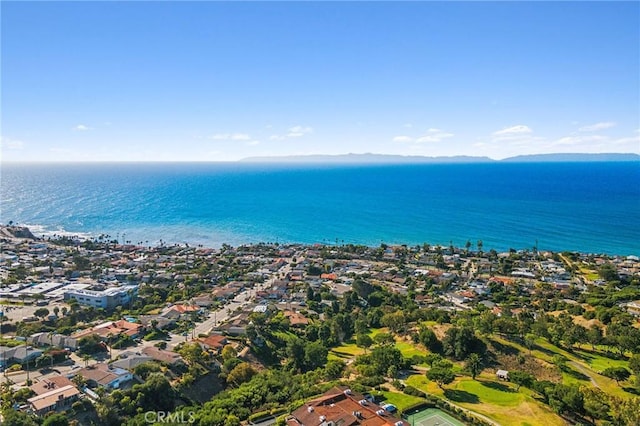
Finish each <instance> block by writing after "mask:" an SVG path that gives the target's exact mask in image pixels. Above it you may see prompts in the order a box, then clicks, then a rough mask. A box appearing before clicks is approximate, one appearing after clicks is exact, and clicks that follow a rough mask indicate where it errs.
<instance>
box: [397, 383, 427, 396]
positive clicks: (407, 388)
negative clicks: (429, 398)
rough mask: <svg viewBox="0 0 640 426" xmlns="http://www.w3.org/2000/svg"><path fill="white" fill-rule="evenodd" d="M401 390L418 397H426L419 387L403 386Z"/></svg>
mask: <svg viewBox="0 0 640 426" xmlns="http://www.w3.org/2000/svg"><path fill="white" fill-rule="evenodd" d="M402 392H404V393H406V394H407V395H411V396H418V397H420V398H424V397H426V395H425V393H424V392H422V391H421V390H420V389H416V388H414V387H413V386H405V387H404V389H403V390H402Z"/></svg>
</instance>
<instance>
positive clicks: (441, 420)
mask: <svg viewBox="0 0 640 426" xmlns="http://www.w3.org/2000/svg"><path fill="white" fill-rule="evenodd" d="M407 422H409V424H410V425H411V426H464V423H462V422H460V421H459V420H456V419H454V418H453V417H451V416H450V415H448V414H447V413H445V412H444V411H442V410H438V409H437V408H427V409H426V410H422V411H419V412H417V413H412V414H410V415H408V416H407Z"/></svg>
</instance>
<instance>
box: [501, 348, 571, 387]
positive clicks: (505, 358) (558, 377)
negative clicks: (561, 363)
mask: <svg viewBox="0 0 640 426" xmlns="http://www.w3.org/2000/svg"><path fill="white" fill-rule="evenodd" d="M496 358H497V362H498V365H499V366H500V367H501V368H502V369H504V370H507V371H516V370H517V371H524V372H526V373H529V374H531V375H533V376H534V377H535V378H536V379H538V380H549V381H551V382H561V381H562V374H560V371H558V367H556V366H555V365H553V364H549V363H548V362H546V361H543V360H541V359H538V358H536V357H534V356H531V355H528V354H522V355H503V354H498V355H497V356H496ZM523 361H524V362H523Z"/></svg>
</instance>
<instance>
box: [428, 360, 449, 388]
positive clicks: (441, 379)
mask: <svg viewBox="0 0 640 426" xmlns="http://www.w3.org/2000/svg"><path fill="white" fill-rule="evenodd" d="M455 378H456V376H455V374H454V373H453V369H452V367H451V363H450V362H448V361H439V362H436V363H434V364H433V367H431V368H430V369H429V371H427V379H429V380H431V381H432V382H436V383H437V384H438V387H439V388H440V389H443V386H444V385H448V384H449V383H451V382H453V381H454V380H455Z"/></svg>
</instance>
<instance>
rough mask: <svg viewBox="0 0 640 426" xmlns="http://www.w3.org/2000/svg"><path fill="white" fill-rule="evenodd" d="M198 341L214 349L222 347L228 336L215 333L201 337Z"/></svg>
mask: <svg viewBox="0 0 640 426" xmlns="http://www.w3.org/2000/svg"><path fill="white" fill-rule="evenodd" d="M196 340H197V341H198V342H200V343H202V344H204V345H205V346H207V347H209V348H212V349H222V348H223V347H224V345H226V344H227V338H226V337H225V336H222V335H220V334H213V335H211V336H207V337H199V338H197V339H196Z"/></svg>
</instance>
